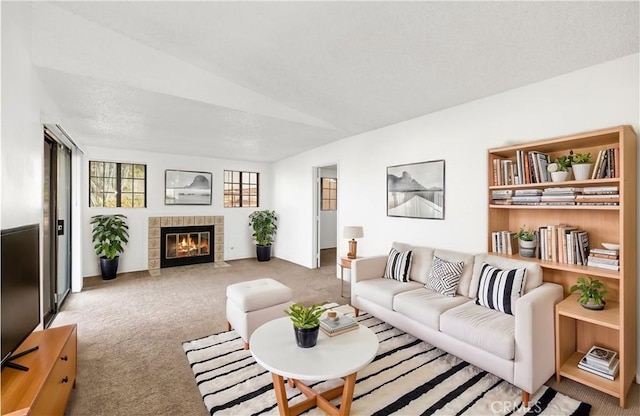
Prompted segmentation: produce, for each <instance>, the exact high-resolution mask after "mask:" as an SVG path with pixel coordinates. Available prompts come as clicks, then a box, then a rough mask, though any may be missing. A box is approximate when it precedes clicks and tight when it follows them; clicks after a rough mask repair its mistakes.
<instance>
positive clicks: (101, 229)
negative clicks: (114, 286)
mask: <svg viewBox="0 0 640 416" xmlns="http://www.w3.org/2000/svg"><path fill="white" fill-rule="evenodd" d="M126 220H127V217H125V216H124V215H122V214H115V215H94V216H93V217H91V222H90V224H91V225H93V231H92V233H91V239H92V240H93V249H94V250H95V252H96V254H97V255H98V256H99V257H100V271H101V272H102V279H104V280H111V279H115V277H116V273H117V272H118V260H119V258H120V256H118V254H119V253H122V252H123V251H124V245H126V244H127V243H128V242H129V226H128V225H127V222H126Z"/></svg>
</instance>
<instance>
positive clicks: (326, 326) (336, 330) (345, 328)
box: [320, 315, 359, 337]
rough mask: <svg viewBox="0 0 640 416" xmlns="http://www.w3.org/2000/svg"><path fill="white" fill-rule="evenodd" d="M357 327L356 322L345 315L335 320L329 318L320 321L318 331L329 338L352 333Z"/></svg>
mask: <svg viewBox="0 0 640 416" xmlns="http://www.w3.org/2000/svg"><path fill="white" fill-rule="evenodd" d="M358 327H359V325H358V322H357V321H356V320H355V319H353V318H352V317H350V316H346V315H338V317H337V319H335V320H332V319H329V318H323V319H321V320H320V330H321V331H322V332H324V333H325V334H326V335H328V336H330V337H335V336H336V335H340V334H344V333H345V332H349V331H353V330H354V329H358Z"/></svg>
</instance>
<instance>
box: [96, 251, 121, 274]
mask: <svg viewBox="0 0 640 416" xmlns="http://www.w3.org/2000/svg"><path fill="white" fill-rule="evenodd" d="M119 259H120V256H116V257H115V258H113V259H108V258H106V257H105V256H102V257H100V271H101V272H102V280H112V279H115V278H116V273H117V272H118V260H119Z"/></svg>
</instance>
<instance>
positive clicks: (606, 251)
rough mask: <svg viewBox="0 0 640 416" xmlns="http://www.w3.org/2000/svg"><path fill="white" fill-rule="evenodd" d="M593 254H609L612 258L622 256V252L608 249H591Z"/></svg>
mask: <svg viewBox="0 0 640 416" xmlns="http://www.w3.org/2000/svg"><path fill="white" fill-rule="evenodd" d="M591 253H596V254H607V255H610V256H616V257H617V256H619V255H620V250H609V249H606V248H592V249H591Z"/></svg>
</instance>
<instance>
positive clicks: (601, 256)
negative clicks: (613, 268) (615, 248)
mask: <svg viewBox="0 0 640 416" xmlns="http://www.w3.org/2000/svg"><path fill="white" fill-rule="evenodd" d="M594 250H595V248H592V249H591V251H590V252H589V256H591V257H595V258H597V259H613V260H615V259H617V258H619V257H620V256H618V255H617V254H600V253H597V252H595V251H594Z"/></svg>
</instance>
